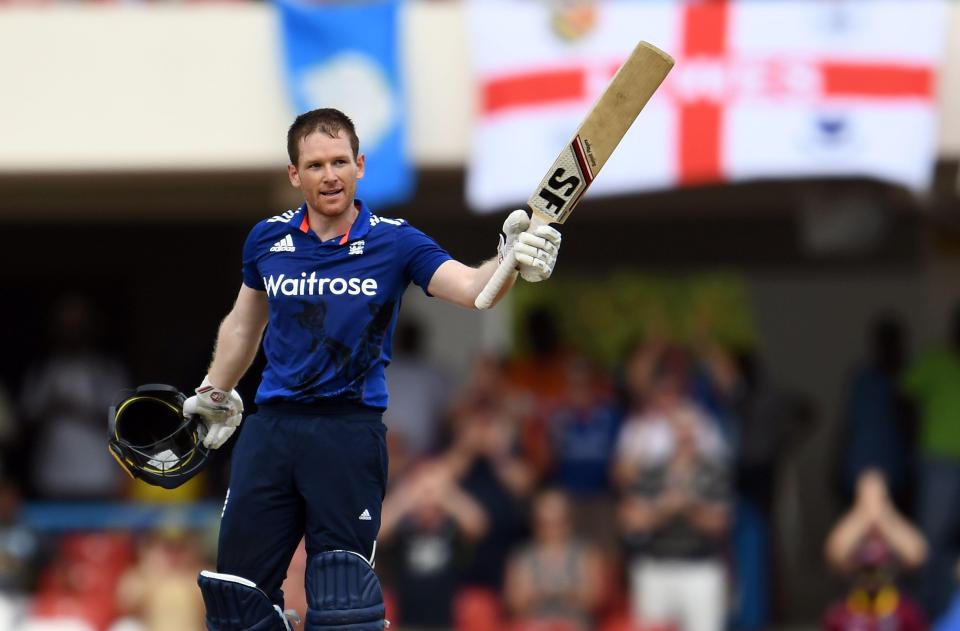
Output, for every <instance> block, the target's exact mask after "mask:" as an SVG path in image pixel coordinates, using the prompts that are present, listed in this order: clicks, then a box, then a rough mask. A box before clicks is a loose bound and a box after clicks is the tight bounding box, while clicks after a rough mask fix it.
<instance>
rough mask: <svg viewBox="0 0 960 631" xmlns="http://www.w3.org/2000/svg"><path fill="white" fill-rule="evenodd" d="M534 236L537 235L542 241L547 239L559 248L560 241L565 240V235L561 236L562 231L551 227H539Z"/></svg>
mask: <svg viewBox="0 0 960 631" xmlns="http://www.w3.org/2000/svg"><path fill="white" fill-rule="evenodd" d="M532 234H535V235H536V236H538V237H540V238H542V239H546V240H547V241H549V242H550V243H552V244H554V245H555V246H557V247H558V248H559V247H560V241H561V240H562V239H563V235H561V234H560V231H559V230H557V229H556V228H554V227H553V226H549V225H543V226H537V227H536V228H535V229H534V230H533V231H532Z"/></svg>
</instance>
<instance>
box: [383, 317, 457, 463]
mask: <svg viewBox="0 0 960 631" xmlns="http://www.w3.org/2000/svg"><path fill="white" fill-rule="evenodd" d="M387 380H388V381H389V383H390V386H391V388H390V407H389V408H388V409H387V411H386V412H385V413H384V415H383V422H384V423H386V424H387V427H389V428H390V432H389V434H388V437H387V440H388V441H389V448H390V468H391V475H394V476H398V475H400V474H402V472H403V471H404V470H405V469H406V468H407V463H412V462H413V461H416V460H418V459H420V458H422V457H424V456H425V455H426V454H427V453H428V452H429V451H430V450H431V449H433V448H434V447H436V442H437V440H438V433H439V426H440V421H441V420H442V419H441V416H442V414H443V411H444V410H445V409H446V407H447V404H448V400H449V391H450V387H449V383H448V379H447V378H446V376H445V373H444V371H443V370H442V369H441V368H440V367H439V366H437V365H435V364H434V363H433V362H431V361H430V360H429V359H427V357H426V355H425V354H424V340H423V326H422V325H421V324H420V323H419V322H417V321H414V320H403V321H401V322H400V324H399V325H398V326H397V332H396V335H395V336H394V338H393V359H392V360H391V362H390V366H388V367H387Z"/></svg>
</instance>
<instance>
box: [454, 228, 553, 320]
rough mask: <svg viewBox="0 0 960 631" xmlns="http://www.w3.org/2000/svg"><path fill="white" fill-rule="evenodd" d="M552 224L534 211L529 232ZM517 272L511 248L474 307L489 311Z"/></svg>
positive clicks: (515, 259) (475, 301)
mask: <svg viewBox="0 0 960 631" xmlns="http://www.w3.org/2000/svg"><path fill="white" fill-rule="evenodd" d="M548 223H550V219H549V218H548V217H545V216H544V215H542V214H541V213H539V212H537V211H534V212H533V213H531V217H530V225H529V226H528V227H527V230H534V229H535V228H538V227H540V226H542V225H544V224H548ZM516 271H517V257H516V256H514V254H513V248H510V251H509V252H507V253H506V254H505V255H504V257H503V260H502V261H500V265H499V266H498V267H497V269H496V271H494V272H493V276H491V277H490V280H488V281H487V284H486V285H484V287H483V290H482V291H481V292H480V295H479V296H477V299H476V300H474V301H473V304H474V306H475V307H476V308H477V309H489V308H490V306H491V305H492V304H493V299H494V298H496V297H497V294H499V293H500V290H501V289H503V286H504V285H505V284H506V283H507V281H508V280H510V278H511V277H512V276H513V273H514V272H516Z"/></svg>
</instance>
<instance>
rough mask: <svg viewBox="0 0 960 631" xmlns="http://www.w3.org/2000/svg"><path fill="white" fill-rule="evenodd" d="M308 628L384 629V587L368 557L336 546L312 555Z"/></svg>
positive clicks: (312, 630) (320, 630) (310, 630)
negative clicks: (330, 550) (381, 587)
mask: <svg viewBox="0 0 960 631" xmlns="http://www.w3.org/2000/svg"><path fill="white" fill-rule="evenodd" d="M306 579H307V580H306V590H307V603H308V604H309V606H310V608H309V610H308V611H307V621H306V625H305V627H304V628H305V629H306V631H332V630H334V629H336V630H337V631H382V630H383V629H384V628H385V624H384V606H383V591H382V590H381V589H380V580H379V579H378V578H377V575H376V574H375V573H374V571H373V568H372V567H370V564H369V563H368V562H367V560H366V559H365V558H363V557H362V556H360V555H359V554H357V553H355V552H348V551H346V550H334V551H332V552H322V553H320V554H316V555H314V556H312V557H310V559H309V561H308V562H307V577H306Z"/></svg>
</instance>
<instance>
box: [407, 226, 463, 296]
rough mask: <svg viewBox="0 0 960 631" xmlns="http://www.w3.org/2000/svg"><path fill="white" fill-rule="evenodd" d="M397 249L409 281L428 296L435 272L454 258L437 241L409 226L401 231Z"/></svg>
mask: <svg viewBox="0 0 960 631" xmlns="http://www.w3.org/2000/svg"><path fill="white" fill-rule="evenodd" d="M397 248H398V252H399V255H400V258H401V260H402V261H403V268H404V273H405V275H406V277H407V279H408V280H410V281H413V282H414V283H416V284H417V285H418V286H419V287H420V288H421V289H423V292H424V293H426V294H427V295H429V293H428V292H427V287H428V286H429V285H430V279H431V278H433V274H434V272H436V271H437V268H438V267H440V266H441V265H443V264H444V263H446V262H447V261H449V260H450V259H452V258H453V257H452V256H450V255H449V254H448V253H447V251H446V250H444V249H443V248H441V247H440V246H439V245H437V242H436V241H434V240H433V239H431V238H430V237H428V236H427V235H425V234H424V233H423V232H421V231H420V230H418V229H416V228H414V227H413V226H411V225H409V224H407V225H405V226H403V229H402V230H401V231H400V236H399V237H398V239H397Z"/></svg>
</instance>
